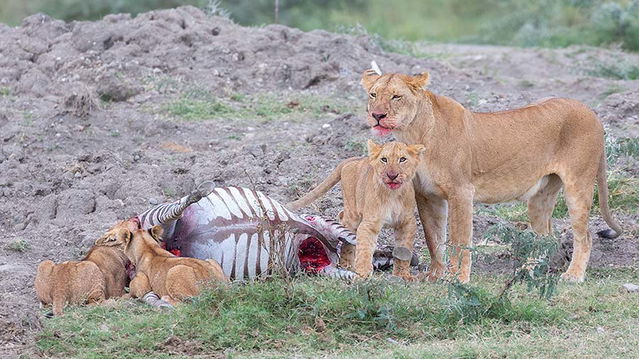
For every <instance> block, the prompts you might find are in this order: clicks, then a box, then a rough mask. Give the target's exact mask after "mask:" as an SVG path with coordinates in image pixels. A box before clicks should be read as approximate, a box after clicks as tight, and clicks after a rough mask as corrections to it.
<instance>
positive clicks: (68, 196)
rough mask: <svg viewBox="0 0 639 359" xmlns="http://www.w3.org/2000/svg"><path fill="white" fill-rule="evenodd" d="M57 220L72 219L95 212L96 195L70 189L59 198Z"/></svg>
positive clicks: (86, 191)
mask: <svg viewBox="0 0 639 359" xmlns="http://www.w3.org/2000/svg"><path fill="white" fill-rule="evenodd" d="M57 203H58V206H57V213H56V219H58V218H60V219H62V220H65V221H66V220H69V219H71V218H74V217H77V216H81V215H85V214H89V213H92V212H93V211H95V205H96V202H95V195H94V194H93V192H91V191H89V190H81V189H70V190H68V191H65V192H64V193H62V194H61V195H59V196H58V201H57Z"/></svg>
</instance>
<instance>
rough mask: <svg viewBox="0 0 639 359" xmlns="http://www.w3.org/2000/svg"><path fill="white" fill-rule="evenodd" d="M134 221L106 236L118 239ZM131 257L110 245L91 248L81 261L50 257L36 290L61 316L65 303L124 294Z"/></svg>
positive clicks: (43, 264) (41, 264) (37, 280)
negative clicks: (129, 258)
mask: <svg viewBox="0 0 639 359" xmlns="http://www.w3.org/2000/svg"><path fill="white" fill-rule="evenodd" d="M135 228H137V225H136V224H135V223H132V222H129V221H123V222H120V223H118V224H116V225H115V226H114V227H112V228H111V229H109V231H108V232H107V233H106V234H105V235H104V236H103V237H110V238H119V237H121V236H123V235H124V234H125V233H129V230H134V229H135ZM128 262H129V260H128V259H127V258H126V256H125V255H124V253H122V252H121V251H119V250H117V249H114V248H108V247H97V246H94V247H93V248H91V250H90V251H89V253H87V255H86V256H85V257H84V259H82V260H81V261H66V262H63V263H60V264H55V263H53V262H52V261H50V260H46V261H43V262H42V263H40V265H39V266H38V271H37V274H36V278H35V290H36V295H37V297H38V300H39V301H40V303H41V304H43V305H49V304H52V305H53V315H61V314H62V310H63V308H64V305H65V304H66V303H70V304H85V303H87V304H92V303H96V302H99V301H102V300H104V299H107V298H113V297H120V296H122V295H124V287H125V286H126V284H127V281H128V279H129V277H128V275H127V271H126V265H127V263H128Z"/></svg>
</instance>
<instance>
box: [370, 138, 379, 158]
mask: <svg viewBox="0 0 639 359" xmlns="http://www.w3.org/2000/svg"><path fill="white" fill-rule="evenodd" d="M367 145H368V157H373V158H374V157H377V155H379V153H380V152H381V151H382V146H380V145H378V144H377V143H375V142H373V140H368V142H367Z"/></svg>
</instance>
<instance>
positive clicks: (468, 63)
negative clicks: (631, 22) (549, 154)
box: [0, 7, 639, 357]
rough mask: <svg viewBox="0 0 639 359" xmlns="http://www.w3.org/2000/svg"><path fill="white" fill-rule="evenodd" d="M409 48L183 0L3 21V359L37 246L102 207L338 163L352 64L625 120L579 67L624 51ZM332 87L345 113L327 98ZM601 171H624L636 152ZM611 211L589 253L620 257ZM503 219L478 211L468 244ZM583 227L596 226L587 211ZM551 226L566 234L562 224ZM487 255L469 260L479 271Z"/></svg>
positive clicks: (607, 86)
mask: <svg viewBox="0 0 639 359" xmlns="http://www.w3.org/2000/svg"><path fill="white" fill-rule="evenodd" d="M420 51H421V52H422V53H424V54H425V56H424V57H423V58H413V57H408V56H404V55H400V54H394V53H386V52H384V51H382V49H381V48H380V46H379V45H378V44H377V43H376V42H375V41H373V40H372V39H371V38H369V37H367V36H364V35H362V36H351V35H343V34H333V33H328V32H325V31H312V32H308V33H305V32H302V31H299V30H296V29H291V28H288V27H285V26H280V25H269V26H265V27H260V28H249V27H241V26H238V25H235V24H233V23H232V22H230V21H228V20H226V19H224V18H220V17H208V16H206V15H205V14H204V13H203V12H201V11H200V10H198V9H195V8H192V7H183V8H178V9H175V10H163V11H153V12H149V13H145V14H141V15H139V16H137V17H131V16H129V15H109V16H106V17H105V18H104V19H103V20H101V21H96V22H72V23H65V22H62V21H59V20H54V19H51V18H49V17H47V16H44V15H33V16H31V17H28V18H26V19H25V20H24V22H23V23H22V25H21V26H19V27H16V28H11V27H7V26H4V25H0V275H2V278H3V279H2V285H1V286H0V302H1V304H2V305H1V306H0V329H1V330H0V332H1V334H0V357H1V356H3V354H4V355H6V356H12V355H15V354H16V353H19V352H20V351H21V350H22V349H24V348H25V347H26V346H30V345H32V344H33V338H34V334H35V333H37V330H38V328H39V326H40V320H41V318H40V315H39V314H38V313H39V312H38V311H37V303H36V300H35V294H34V291H33V285H32V283H33V277H34V272H35V267H36V265H37V263H38V262H40V261H41V260H43V259H47V258H49V259H53V260H55V261H63V260H69V259H76V258H78V257H80V256H81V255H82V253H83V252H84V251H85V250H86V249H87V248H88V247H89V246H90V245H91V244H92V243H93V241H94V240H95V239H96V238H97V237H98V236H99V235H100V233H102V232H103V231H104V230H105V229H106V228H107V227H108V226H110V225H111V224H113V223H114V222H115V221H116V220H118V219H121V218H125V217H128V216H131V215H133V214H136V213H139V212H141V211H143V210H144V209H146V208H148V207H149V206H150V205H151V204H155V203H159V202H162V201H165V200H173V199H175V198H177V197H179V196H182V195H184V194H185V193H188V192H189V191H190V190H191V189H192V188H193V186H194V184H196V183H199V182H201V181H203V180H207V179H214V180H215V181H217V183H218V184H219V185H244V186H251V185H252V183H251V182H254V185H255V186H256V187H257V188H258V189H259V190H263V191H265V192H267V193H268V194H270V195H272V196H274V197H275V198H277V199H280V200H284V201H286V200H289V199H292V198H293V197H294V196H296V195H297V194H298V191H300V190H302V191H303V190H306V189H307V188H308V187H309V185H311V184H312V183H313V182H314V181H315V182H316V181H318V180H320V179H321V178H323V176H325V175H326V174H327V173H328V172H329V171H330V169H332V167H333V166H334V165H335V164H336V163H337V162H338V161H339V160H340V159H343V158H346V157H349V156H353V155H359V154H361V146H358V145H357V144H358V143H361V142H362V141H363V140H364V139H366V138H367V137H368V136H369V133H368V131H367V129H366V126H365V125H364V120H363V116H364V111H363V109H364V100H365V93H364V92H363V90H362V89H361V88H360V87H359V74H360V73H361V72H362V71H363V70H365V69H367V68H368V67H369V63H370V61H371V60H375V61H377V63H378V64H379V65H380V67H381V68H382V70H384V71H389V72H390V71H399V72H406V73H416V72H421V71H426V70H427V71H430V72H431V83H432V85H431V86H430V88H431V89H432V90H433V91H435V92H436V93H439V94H443V95H447V96H451V97H453V98H455V99H457V100H458V101H460V102H462V103H463V104H464V105H466V106H468V107H469V108H471V109H474V110H480V111H488V110H501V109H506V108H512V107H517V106H521V105H524V104H526V103H528V102H531V101H534V100H536V99H539V98H542V97H547V96H567V97H573V98H577V99H579V100H582V101H584V102H586V103H588V104H589V105H591V106H592V107H593V108H594V109H595V110H596V111H597V112H598V114H599V115H600V117H601V119H602V121H604V122H605V124H606V126H607V128H608V131H609V133H610V134H612V135H613V136H616V137H633V136H637V135H638V134H639V92H638V91H637V90H638V89H639V80H635V81H629V80H615V79H610V78H604V77H598V76H595V75H593V73H594V72H593V71H594V70H593V69H597V66H602V65H601V64H604V65H605V64H609V63H618V62H620V61H625V62H628V63H634V64H637V63H639V56H637V55H631V54H627V53H622V52H619V51H615V50H602V49H595V48H583V47H578V48H568V49H562V50H547V49H513V48H503V47H482V46H462V45H423V46H422V47H421V48H420ZM193 88H196V89H197V90H198V91H200V93H202V92H204V93H207V94H212V95H213V96H214V97H216V98H219V99H223V100H224V101H227V102H228V101H231V100H229V99H232V98H248V99H253V98H259V97H260V96H264V94H268V95H269V96H271V98H273V97H274V98H276V99H277V100H276V101H280V102H281V103H283V104H288V105H289V107H293V108H294V107H295V106H297V105H296V102H295V101H292V100H290V99H294V98H297V97H299V96H300V93H302V95H303V96H307V97H312V98H317V99H319V100H318V101H325V102H326V104H325V105H324V106H321V107H320V110H319V112H318V113H315V114H313V115H309V116H308V117H307V118H306V117H304V116H302V118H301V119H298V120H295V121H288V120H287V121H283V120H282V121H278V119H277V118H275V119H271V120H269V121H265V120H264V119H263V118H261V117H259V116H257V115H255V116H254V115H252V114H251V113H250V112H249V113H243V115H242V118H241V119H238V118H234V117H233V116H225V115H220V116H213V117H215V118H214V119H210V120H199V121H186V120H184V119H180V118H179V116H173V115H171V113H169V112H168V111H166V108H167V107H166V106H167V104H171V103H172V102H174V101H176V99H179V98H180V96H183V94H184V92H185V91H189V89H193ZM335 101H341V103H343V102H347V103H349V104H350V107H349V108H350V109H351V110H350V111H344V110H336V109H335V108H336V105H335V104H336V103H337V102H335ZM614 170H616V171H619V172H620V173H622V174H626V175H631V176H635V175H636V174H637V173H638V172H639V165H638V164H637V161H634V162H633V161H626V162H624V165H623V166H619V167H617V168H614ZM339 205H340V199H339V195H338V191H336V190H333V191H332V192H331V193H330V195H329V196H326V198H325V199H323V200H322V201H320V202H319V203H318V205H317V207H316V210H317V211H318V212H321V213H324V214H326V215H329V216H334V215H335V214H336V213H337V212H338V210H339ZM617 218H618V219H619V220H620V221H621V222H622V224H623V226H624V227H625V228H628V229H629V231H627V232H626V234H624V235H623V236H622V237H620V238H618V239H616V240H614V241H607V242H602V241H600V240H599V239H596V238H595V240H594V241H595V252H594V253H593V260H592V264H591V266H592V267H602V266H629V265H635V263H636V260H637V258H638V257H639V254H638V253H639V250H638V248H637V247H638V243H637V239H636V233H637V229H638V226H637V220H638V219H639V216H638V215H637V213H636V212H635V213H625V214H624V213H617ZM500 221H502V222H503V220H502V219H499V218H498V217H496V216H493V215H478V216H476V218H475V239H476V241H479V240H480V239H481V236H482V233H483V232H484V230H485V229H486V228H487V227H489V226H490V225H492V224H494V223H497V222H500ZM591 224H592V227H594V228H593V229H595V230H599V229H602V228H604V224H603V221H602V219H601V217H600V216H598V215H594V216H593V218H592V221H591ZM556 226H557V227H558V228H559V229H560V230H561V231H562V232H564V233H565V232H566V228H567V223H566V221H565V220H558V221H556ZM566 236H569V234H566ZM422 238H423V237H422V235H421V234H420V239H419V241H420V242H419V243H420V245H423V243H422ZM25 243H26V247H25V248H24V250H22V251H20V250H15V249H16V247H20V245H21V244H25ZM494 266H495V264H494V263H492V262H491V263H489V262H482V261H481V260H480V261H479V262H478V263H477V268H478V270H480V271H489V272H490V271H492V270H494V268H495V267H494ZM502 267H503V265H502Z"/></svg>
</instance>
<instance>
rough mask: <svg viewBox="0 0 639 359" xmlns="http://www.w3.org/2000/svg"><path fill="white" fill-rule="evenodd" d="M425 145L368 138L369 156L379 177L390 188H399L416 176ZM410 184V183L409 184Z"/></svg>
mask: <svg viewBox="0 0 639 359" xmlns="http://www.w3.org/2000/svg"><path fill="white" fill-rule="evenodd" d="M424 151H425V147H424V146H423V145H407V144H405V143H403V142H395V141H393V142H388V143H385V144H383V145H381V146H380V145H378V144H377V143H375V142H373V141H371V140H368V158H369V159H370V163H371V166H372V167H373V169H374V170H375V174H376V176H377V178H378V179H379V180H380V181H381V182H382V183H383V184H384V185H386V186H387V187H388V188H390V189H398V188H399V187H401V186H402V184H404V183H405V182H410V181H411V180H412V179H413V177H415V170H416V169H417V164H418V163H419V161H420V158H421V155H422V153H424ZM409 185H410V184H409Z"/></svg>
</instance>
